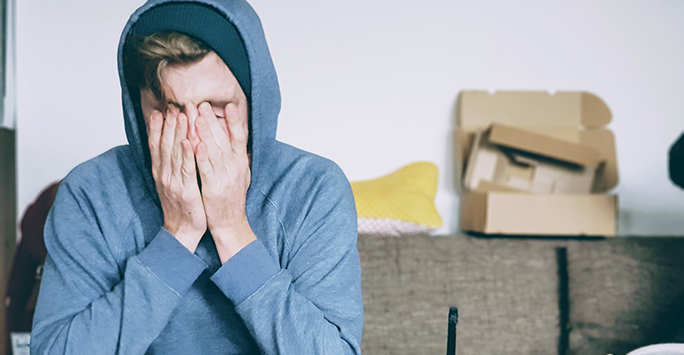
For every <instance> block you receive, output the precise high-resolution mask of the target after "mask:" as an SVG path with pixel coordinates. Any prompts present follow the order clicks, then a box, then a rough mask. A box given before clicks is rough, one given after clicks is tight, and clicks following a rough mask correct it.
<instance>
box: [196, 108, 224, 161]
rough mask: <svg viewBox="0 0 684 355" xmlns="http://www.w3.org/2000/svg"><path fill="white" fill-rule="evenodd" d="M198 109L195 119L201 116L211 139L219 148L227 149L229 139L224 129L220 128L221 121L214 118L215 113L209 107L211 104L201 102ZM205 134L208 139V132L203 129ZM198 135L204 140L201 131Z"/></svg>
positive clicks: (199, 118)
mask: <svg viewBox="0 0 684 355" xmlns="http://www.w3.org/2000/svg"><path fill="white" fill-rule="evenodd" d="M198 110H199V113H200V117H198V118H197V120H198V121H200V120H201V119H202V118H204V119H205V120H206V122H207V126H208V128H209V132H211V136H213V140H214V142H216V145H218V146H219V148H221V149H222V150H224V151H225V150H227V149H229V148H230V141H229V140H228V136H227V134H226V131H225V130H224V129H223V128H221V123H219V120H218V118H216V115H215V114H214V111H213V110H212V108H211V104H209V103H208V102H203V103H201V104H200V105H199V107H198ZM198 128H199V127H198ZM205 134H206V135H207V139H210V138H209V136H208V132H206V131H205ZM200 137H201V138H202V140H205V139H204V137H202V134H201V133H200Z"/></svg>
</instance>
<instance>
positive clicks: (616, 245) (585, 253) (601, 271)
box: [568, 237, 684, 354]
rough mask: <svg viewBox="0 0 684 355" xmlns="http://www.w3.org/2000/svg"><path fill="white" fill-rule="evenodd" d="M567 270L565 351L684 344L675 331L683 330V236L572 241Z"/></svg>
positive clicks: (613, 350)
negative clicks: (567, 347) (568, 303)
mask: <svg viewBox="0 0 684 355" xmlns="http://www.w3.org/2000/svg"><path fill="white" fill-rule="evenodd" d="M568 274H569V284H570V288H569V290H570V292H569V293H570V294H569V299H570V329H571V331H570V349H569V352H568V354H608V353H612V354H625V353H627V352H629V351H631V350H634V349H636V348H638V347H641V346H645V345H649V344H654V343H660V342H674V341H679V342H684V339H681V335H677V333H679V332H681V329H683V328H684V302H683V301H684V239H680V238H654V237H650V238H612V239H608V240H605V241H598V242H575V243H571V244H570V245H569V246H568ZM678 337H679V339H678Z"/></svg>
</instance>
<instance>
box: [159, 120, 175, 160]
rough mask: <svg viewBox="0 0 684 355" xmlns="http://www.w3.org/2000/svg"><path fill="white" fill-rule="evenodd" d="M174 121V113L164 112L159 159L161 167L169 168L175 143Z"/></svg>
mask: <svg viewBox="0 0 684 355" xmlns="http://www.w3.org/2000/svg"><path fill="white" fill-rule="evenodd" d="M176 121H177V114H176V112H174V111H171V110H169V111H167V112H166V119H165V120H164V127H163V128H162V135H161V142H160V148H159V151H160V157H161V166H171V154H172V152H173V146H174V143H175V141H176Z"/></svg>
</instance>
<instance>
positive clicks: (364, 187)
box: [351, 162, 442, 228]
mask: <svg viewBox="0 0 684 355" xmlns="http://www.w3.org/2000/svg"><path fill="white" fill-rule="evenodd" d="M437 176H438V172H437V166H436V165H435V164H433V163H430V162H417V163H411V164H409V165H406V166H404V167H403V168H401V169H399V170H397V171H395V172H393V173H391V174H388V175H385V176H383V177H379V178H377V179H372V180H364V181H357V182H352V183H351V188H352V191H353V192H354V199H355V200H356V213H357V215H358V218H359V219H365V218H372V219H392V220H399V221H404V222H410V223H414V224H419V225H424V226H428V227H431V228H437V227H439V226H441V225H442V218H440V216H439V213H438V212H437V208H436V207H435V194H436V193H437Z"/></svg>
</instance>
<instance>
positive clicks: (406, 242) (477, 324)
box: [358, 235, 559, 355]
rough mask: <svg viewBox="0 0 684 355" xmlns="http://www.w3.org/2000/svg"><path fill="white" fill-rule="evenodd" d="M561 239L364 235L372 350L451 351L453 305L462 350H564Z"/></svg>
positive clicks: (464, 354)
mask: <svg viewBox="0 0 684 355" xmlns="http://www.w3.org/2000/svg"><path fill="white" fill-rule="evenodd" d="M555 244H556V243H554V242H552V241H544V240H535V239H532V240H527V239H487V238H474V237H467V236H449V237H432V236H427V235H404V236H401V237H387V236H374V235H360V236H359V240H358V249H359V254H360V257H361V268H362V287H363V298H364V308H365V310H364V311H365V324H364V332H363V341H362V343H361V348H362V351H363V352H364V353H366V354H374V355H375V354H397V355H402V354H444V353H445V352H446V344H447V316H448V312H449V307H450V306H457V307H458V308H459V323H458V326H457V331H458V337H457V345H456V348H457V353H458V354H459V355H470V354H472V355H481V354H509V355H515V354H525V355H529V354H551V353H555V351H556V349H557V348H558V335H559V328H558V319H559V314H558V292H557V291H558V290H557V288H558V283H557V266H556V253H555V250H554V248H555Z"/></svg>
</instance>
